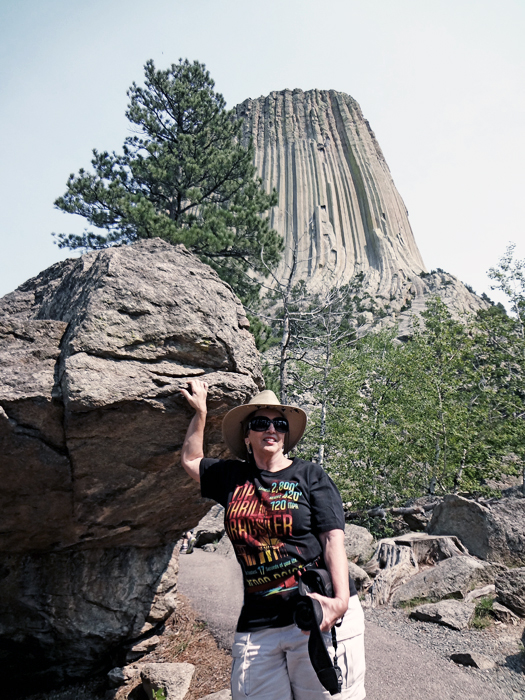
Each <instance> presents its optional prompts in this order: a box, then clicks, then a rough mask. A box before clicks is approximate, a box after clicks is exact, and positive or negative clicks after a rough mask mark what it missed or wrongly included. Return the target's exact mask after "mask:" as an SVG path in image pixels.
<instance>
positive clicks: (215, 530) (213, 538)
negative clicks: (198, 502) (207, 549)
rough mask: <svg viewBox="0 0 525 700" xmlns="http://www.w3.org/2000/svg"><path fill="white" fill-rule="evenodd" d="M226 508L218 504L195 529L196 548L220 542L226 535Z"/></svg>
mask: <svg viewBox="0 0 525 700" xmlns="http://www.w3.org/2000/svg"><path fill="white" fill-rule="evenodd" d="M225 531H226V530H225V527H224V508H223V507H222V506H221V505H219V504H217V505H215V506H213V508H212V509H211V510H210V511H209V512H208V513H206V515H205V516H204V517H203V518H202V519H201V520H200V522H199V524H198V525H197V527H195V528H194V529H193V536H194V537H195V546H196V547H203V545H205V544H209V543H212V542H218V541H219V540H220V539H221V537H222V536H223V535H224V533H225Z"/></svg>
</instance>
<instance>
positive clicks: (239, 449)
mask: <svg viewBox="0 0 525 700" xmlns="http://www.w3.org/2000/svg"><path fill="white" fill-rule="evenodd" d="M260 408H274V409H276V410H278V411H281V413H282V414H283V416H284V417H285V418H286V419H287V420H288V425H289V426H290V431H289V432H288V433H287V434H286V435H285V439H284V445H285V448H284V451H285V452H289V451H290V450H291V449H292V448H293V447H295V446H296V445H297V443H298V442H299V440H300V439H301V438H302V436H303V433H304V429H305V428H306V420H307V419H306V413H305V412H304V411H303V409H302V408H297V407H296V406H284V405H283V404H281V403H279V399H278V398H277V396H276V395H275V394H274V393H273V391H269V390H268V389H267V390H266V391H261V393H260V394H257V395H256V396H254V397H253V398H252V399H250V400H249V401H248V403H245V404H243V405H242V406H237V407H236V408H232V409H231V411H228V413H227V414H226V415H225V416H224V420H223V421H222V436H223V438H224V442H225V443H226V444H227V445H228V447H229V448H230V451H231V452H233V454H234V455H236V456H237V457H240V458H241V459H246V444H245V442H244V428H245V425H244V421H245V420H246V419H247V418H248V416H249V415H251V414H252V413H255V411H258V410H259V409H260Z"/></svg>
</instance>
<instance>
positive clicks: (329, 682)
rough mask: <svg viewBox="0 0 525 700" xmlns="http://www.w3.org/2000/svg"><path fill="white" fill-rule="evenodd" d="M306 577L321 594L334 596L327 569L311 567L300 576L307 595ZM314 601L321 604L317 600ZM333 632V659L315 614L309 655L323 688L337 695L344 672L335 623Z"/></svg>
mask: <svg viewBox="0 0 525 700" xmlns="http://www.w3.org/2000/svg"><path fill="white" fill-rule="evenodd" d="M305 579H308V583H309V585H310V587H311V589H313V590H315V591H316V592H317V593H320V594H321V595H324V596H327V597H332V595H333V593H332V583H331V579H330V574H329V573H328V571H327V570H326V569H310V570H308V571H307V572H304V574H303V576H302V577H301V578H299V594H300V595H303V596H304V595H306V592H307V589H306V588H305V587H304V584H305V583H306V581H305ZM313 602H314V603H317V604H318V605H320V603H319V602H318V601H316V600H314V601H313ZM331 633H332V644H333V647H334V660H333V661H332V659H331V657H330V654H329V653H328V649H327V648H326V645H325V643H324V638H323V634H322V632H321V628H320V626H319V622H318V621H317V617H315V616H314V625H313V627H312V629H311V630H310V637H309V639H308V655H309V656H310V661H311V663H312V666H313V669H314V671H315V673H316V674H317V678H319V681H320V682H321V685H322V686H323V688H325V689H326V690H328V692H329V693H330V695H336V694H337V693H340V692H341V688H342V687H343V674H342V672H341V669H340V668H339V666H338V664H337V635H336V631H335V625H334V626H333V627H332V630H331Z"/></svg>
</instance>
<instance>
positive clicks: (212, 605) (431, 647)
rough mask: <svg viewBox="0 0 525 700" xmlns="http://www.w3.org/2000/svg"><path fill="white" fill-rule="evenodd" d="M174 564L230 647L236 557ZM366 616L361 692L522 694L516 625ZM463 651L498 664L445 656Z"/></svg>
mask: <svg viewBox="0 0 525 700" xmlns="http://www.w3.org/2000/svg"><path fill="white" fill-rule="evenodd" d="M179 566H180V570H179V583H178V586H179V590H180V591H181V593H183V594H184V595H185V596H187V597H188V598H189V599H190V600H191V602H192V605H193V607H194V609H195V610H196V611H197V612H198V613H199V614H200V615H201V616H202V619H203V620H205V621H206V622H207V623H208V625H209V626H210V629H211V631H212V632H213V633H214V634H215V636H216V637H218V638H219V640H220V641H221V643H222V645H223V646H225V647H226V648H231V641H232V638H233V631H234V629H235V624H236V621H237V615H238V612H239V609H240V606H241V600H242V585H241V580H240V569H239V566H238V564H237V562H236V561H235V560H234V559H227V558H225V557H222V556H220V555H218V554H216V553H210V552H203V551H202V550H195V552H193V554H191V555H189V556H181V558H180V565H179ZM366 618H367V627H366V635H365V641H366V654H367V680H366V688H367V700H422V698H424V699H425V700H459V699H460V698H461V699H462V700H508V699H511V700H524V698H525V676H524V674H523V672H522V671H520V665H521V657H520V655H519V636H520V633H521V629H518V628H515V627H514V628H507V629H506V630H499V631H498V632H497V633H495V632H494V631H490V630H488V631H487V630H482V631H476V630H469V631H467V632H455V631H453V630H449V629H446V628H444V627H441V626H439V625H435V624H432V623H424V622H415V621H414V622H413V621H411V620H409V619H408V617H407V614H406V613H405V612H404V611H399V610H394V611H392V610H391V609H381V610H370V611H367V612H366ZM463 651H477V652H479V653H481V654H483V655H484V656H489V657H490V658H492V659H494V660H495V661H496V662H497V664H498V666H497V668H496V669H495V670H492V671H479V670H478V669H473V668H465V667H462V666H461V667H460V666H457V665H456V664H455V663H453V662H452V661H450V660H449V656H450V654H451V653H453V652H463Z"/></svg>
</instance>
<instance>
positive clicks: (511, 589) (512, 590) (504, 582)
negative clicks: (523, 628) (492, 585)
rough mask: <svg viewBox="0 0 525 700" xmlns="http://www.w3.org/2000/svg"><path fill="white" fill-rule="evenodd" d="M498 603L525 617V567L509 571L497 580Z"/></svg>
mask: <svg viewBox="0 0 525 700" xmlns="http://www.w3.org/2000/svg"><path fill="white" fill-rule="evenodd" d="M496 594H497V596H498V601H499V602H500V603H502V604H503V605H505V606H506V607H507V608H510V609H511V610H512V611H513V612H515V613H516V614H517V615H519V616H520V617H525V566H522V567H520V568H518V569H509V570H508V571H505V572H503V573H502V574H501V575H500V576H498V578H497V579H496Z"/></svg>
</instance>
